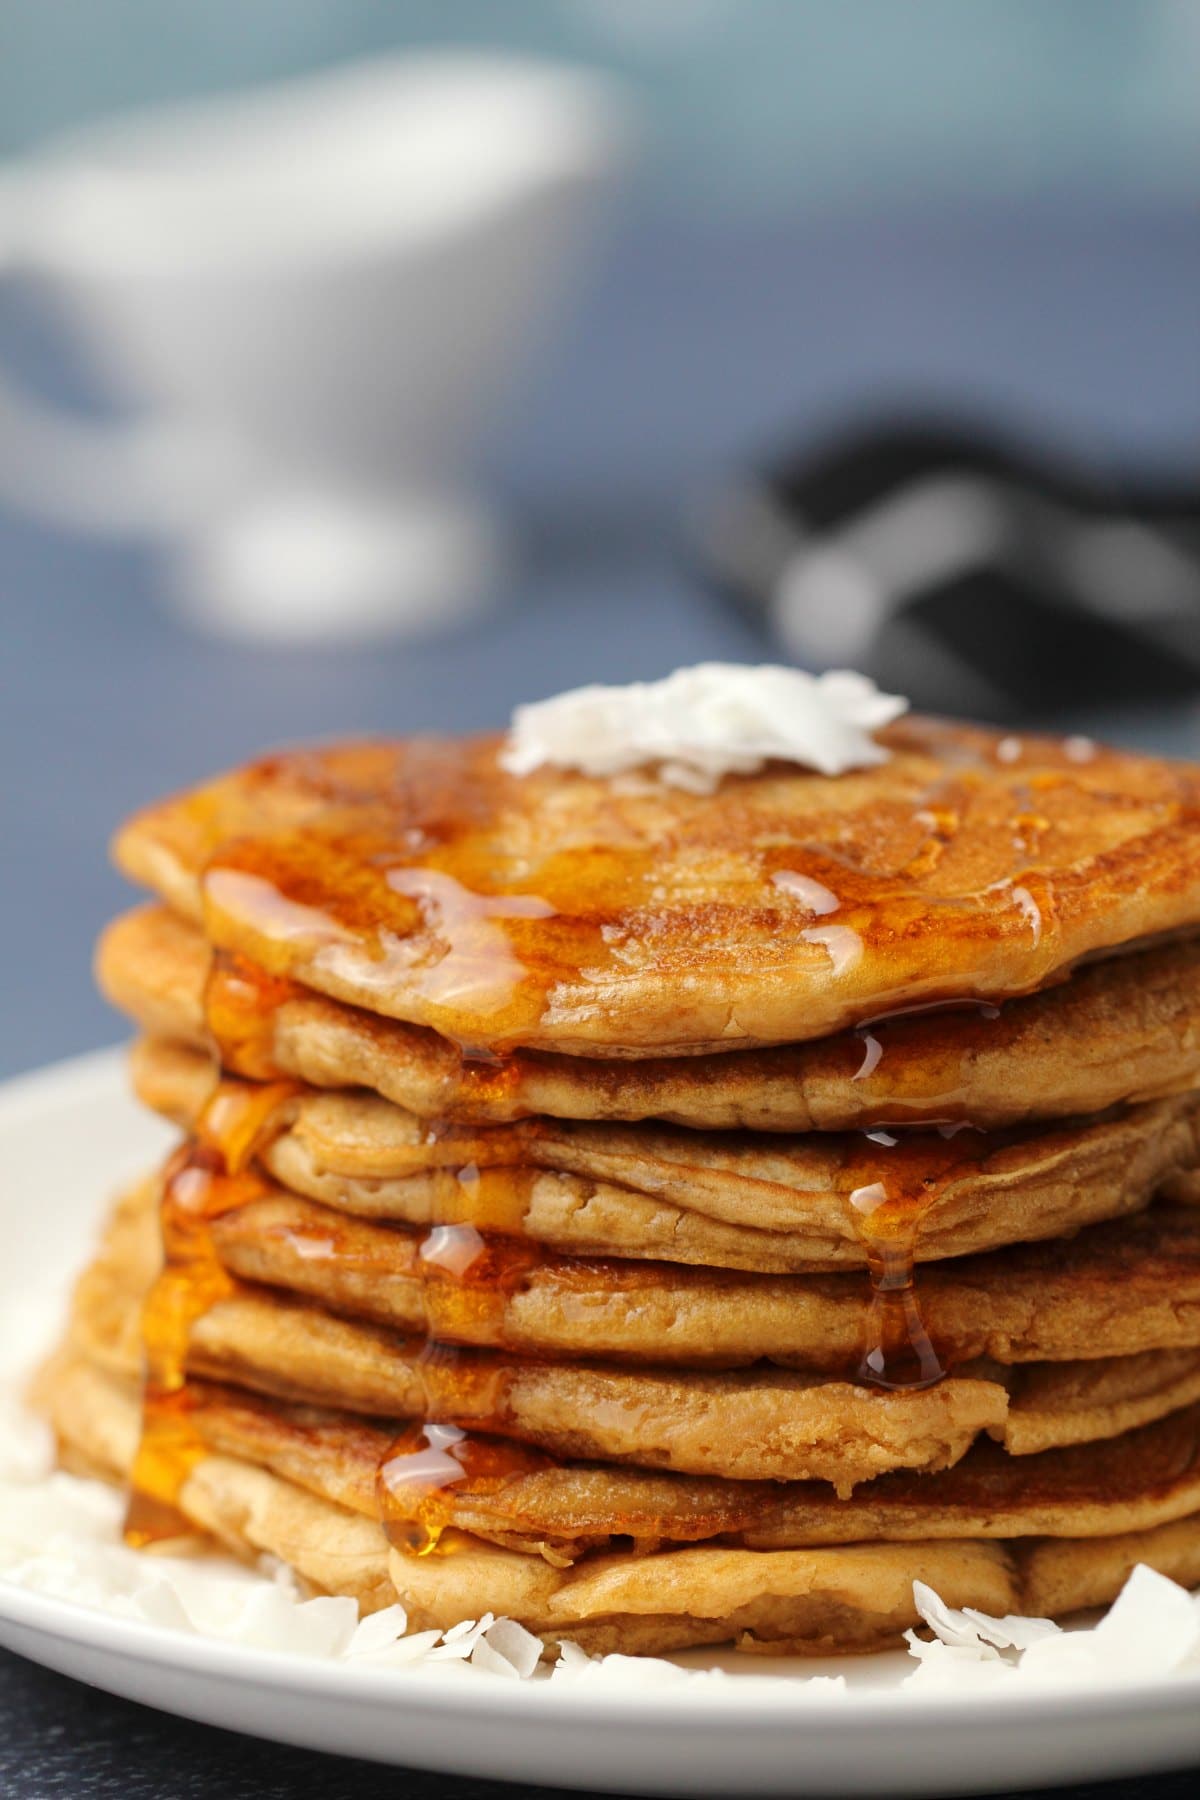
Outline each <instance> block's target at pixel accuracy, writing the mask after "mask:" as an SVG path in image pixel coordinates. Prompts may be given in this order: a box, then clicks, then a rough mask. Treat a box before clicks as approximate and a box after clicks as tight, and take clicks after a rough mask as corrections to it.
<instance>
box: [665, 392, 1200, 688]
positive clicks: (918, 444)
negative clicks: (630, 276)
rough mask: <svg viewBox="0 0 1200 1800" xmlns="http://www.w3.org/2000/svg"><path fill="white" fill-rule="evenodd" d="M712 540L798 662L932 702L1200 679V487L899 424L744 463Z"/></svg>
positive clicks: (743, 596) (721, 502)
mask: <svg viewBox="0 0 1200 1800" xmlns="http://www.w3.org/2000/svg"><path fill="white" fill-rule="evenodd" d="M694 543H696V544H698V547H699V551H700V555H701V558H702V561H703V567H704V572H705V574H706V575H707V576H708V577H709V578H710V579H715V580H716V581H717V582H718V583H719V585H720V586H721V587H722V589H723V590H724V591H725V592H727V593H729V594H730V595H732V596H733V597H734V598H735V599H736V600H737V601H738V602H739V603H740V604H741V605H742V606H743V607H745V608H746V609H747V610H749V611H750V612H751V613H752V614H754V615H755V616H756V617H758V618H760V619H761V620H762V621H763V623H764V625H767V626H768V627H769V629H770V631H771V633H772V635H773V636H774V638H775V639H776V641H777V642H778V643H779V644H780V645H781V646H782V647H783V649H784V650H786V652H787V653H788V654H789V655H790V656H791V657H793V658H794V659H795V660H796V661H797V662H799V663H801V664H803V665H804V666H805V667H808V668H813V669H820V668H832V667H849V668H856V669H861V670H863V671H865V672H866V673H868V674H870V675H872V676H874V678H875V679H876V680H877V681H878V682H879V683H880V685H881V686H883V687H887V688H891V689H893V690H895V691H898V692H900V693H904V694H907V695H908V696H909V698H910V699H911V700H912V701H913V703H914V704H915V705H916V706H919V707H922V708H924V709H926V710H931V711H940V712H949V713H960V714H961V713H972V714H975V715H978V716H981V717H985V718H988V717H990V718H993V719H997V720H1019V719H1027V718H1030V717H1037V716H1039V715H1046V714H1054V713H1061V712H1063V711H1065V710H1069V709H1074V708H1087V707H1090V706H1097V705H1111V704H1113V703H1118V702H1123V701H1126V702H1127V701H1141V702H1145V701H1148V700H1154V699H1163V700H1168V699H1169V700H1175V701H1177V700H1179V699H1180V698H1181V697H1184V696H1187V695H1189V694H1194V693H1197V692H1200V486H1197V487H1195V488H1184V487H1183V486H1180V487H1178V488H1174V489H1172V488H1169V487H1167V486H1153V485H1148V484H1146V483H1144V482H1140V481H1135V480H1124V479H1113V480H1104V479H1101V478H1097V477H1096V476H1095V475H1094V474H1093V473H1092V472H1090V471H1084V470H1083V469H1081V468H1075V467H1073V466H1072V465H1071V464H1070V463H1069V462H1067V461H1056V460H1054V459H1052V458H1050V457H1048V456H1045V455H1043V454H1040V453H1037V452H1033V451H1031V450H1028V449H1026V448H1024V447H1022V446H1020V445H1017V444H1009V443H1005V442H1003V441H1001V440H999V439H997V438H995V437H993V436H991V435H990V434H989V433H987V432H985V431H982V430H975V429H970V428H961V429H960V428H956V427H946V426H926V425H921V424H913V425H908V426H905V425H899V426H885V427H879V428H876V429H872V430H861V431H858V432H855V433H853V434H848V435H846V436H845V437H843V438H842V439H841V440H840V441H838V442H835V443H832V444H829V445H827V446H825V447H823V448H820V449H817V450H815V451H813V452H812V453H806V454H803V455H799V456H793V457H785V458H781V459H779V460H778V461H776V462H774V463H773V464H769V465H767V466H765V467H764V468H762V469H761V470H758V471H753V472H751V473H749V474H748V475H747V476H746V477H744V478H743V479H741V480H731V481H730V482H729V483H727V484H726V486H725V487H724V488H723V489H721V490H719V491H718V492H717V493H715V494H714V495H712V496H710V498H709V501H708V504H707V505H706V506H705V507H704V508H703V509H702V511H701V513H700V516H699V519H698V521H697V529H696V531H695V533H694Z"/></svg>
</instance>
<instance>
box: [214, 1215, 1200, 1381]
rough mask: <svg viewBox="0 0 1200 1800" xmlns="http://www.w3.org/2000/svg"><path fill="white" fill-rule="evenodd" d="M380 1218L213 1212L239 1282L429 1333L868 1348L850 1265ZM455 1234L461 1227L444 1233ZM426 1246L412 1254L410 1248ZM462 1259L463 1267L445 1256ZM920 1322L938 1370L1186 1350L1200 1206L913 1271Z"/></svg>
mask: <svg viewBox="0 0 1200 1800" xmlns="http://www.w3.org/2000/svg"><path fill="white" fill-rule="evenodd" d="M436 1229H437V1230H438V1231H439V1233H442V1234H443V1235H441V1236H439V1237H438V1238H437V1239H436V1241H434V1242H433V1243H432V1256H436V1257H437V1259H438V1260H437V1261H436V1262H435V1261H433V1260H432V1256H431V1252H430V1240H428V1239H427V1238H426V1237H424V1236H423V1235H422V1234H420V1233H417V1232H412V1231H408V1230H406V1229H404V1228H402V1227H398V1226H379V1225H374V1224H368V1223H365V1222H364V1221H362V1220H358V1219H352V1218H350V1217H349V1216H348V1215H346V1214H344V1213H336V1212H333V1211H332V1210H331V1209H330V1208H328V1207H323V1206H318V1205H315V1204H314V1203H313V1202H311V1201H306V1200H300V1199H297V1198H295V1197H294V1196H291V1195H288V1194H286V1193H284V1191H283V1190H282V1189H279V1190H274V1191H273V1192H272V1191H270V1190H268V1192H267V1197H266V1198H264V1199H261V1200H257V1201H252V1202H250V1203H248V1204H247V1205H244V1206H241V1207H239V1208H237V1209H236V1210H235V1211H232V1212H229V1213H227V1214H225V1215H224V1216H223V1217H221V1218H219V1219H216V1220H214V1221H213V1223H212V1226H211V1231H212V1238H213V1242H214V1244H215V1246H216V1250H217V1254H218V1256H219V1258H220V1260H221V1262H222V1263H223V1265H224V1266H225V1268H226V1269H227V1270H228V1271H229V1272H230V1273H231V1274H233V1275H234V1276H237V1277H239V1278H240V1279H241V1280H243V1281H248V1282H255V1283H265V1284H266V1285H267V1286H270V1287H277V1288H282V1289H284V1290H286V1291H288V1292H291V1293H296V1294H300V1295H304V1296H307V1297H309V1298H311V1299H314V1300H317V1301H319V1302H320V1303H321V1304H322V1305H324V1306H327V1307H331V1308H332V1309H333V1310H335V1311H337V1312H339V1313H345V1314H347V1315H349V1316H352V1317H357V1318H361V1319H366V1320H371V1321H374V1322H376V1323H379V1324H384V1325H388V1326H391V1327H392V1328H394V1329H397V1330H399V1331H402V1332H408V1333H416V1334H419V1335H421V1336H426V1335H428V1336H432V1337H434V1338H436V1339H438V1340H440V1341H444V1342H455V1343H461V1344H469V1345H474V1346H477V1347H481V1348H504V1349H508V1350H513V1351H518V1352H520V1353H521V1354H523V1355H528V1356H538V1357H552V1358H565V1359H573V1358H578V1357H584V1358H594V1357H603V1358H605V1359H612V1360H618V1361H629V1362H634V1363H637V1362H643V1363H644V1362H653V1363H655V1364H664V1365H679V1366H685V1367H692V1368H703V1367H712V1368H734V1367H737V1366H739V1365H742V1364H746V1363H751V1362H756V1361H758V1360H759V1359H760V1358H764V1357H765V1358H769V1359H771V1360H772V1361H776V1362H780V1363H783V1364H785V1365H787V1364H790V1365H792V1366H795V1367H800V1368H805V1369H808V1370H810V1371H814V1372H819V1373H827V1374H838V1375H843V1376H844V1375H846V1374H847V1373H848V1372H849V1371H851V1370H854V1369H856V1368H857V1367H858V1366H859V1362H860V1359H861V1357H862V1355H863V1352H864V1349H865V1348H866V1347H867V1346H868V1345H872V1344H874V1343H876V1342H877V1341H878V1340H879V1337H880V1335H881V1321H880V1319H879V1317H878V1315H877V1314H876V1313H875V1311H874V1309H873V1304H872V1298H871V1294H870V1290H869V1286H868V1284H867V1282H865V1281H864V1280H863V1279H862V1277H861V1275H850V1274H845V1275H807V1276H805V1275H798V1276H773V1275H747V1274H742V1273H740V1272H735V1271H731V1270H721V1269H696V1268H687V1267H683V1266H679V1265H671V1264H667V1263H653V1262H635V1261H628V1260H625V1261H617V1260H608V1261H602V1260H600V1259H589V1260H586V1261H585V1260H583V1259H575V1258H566V1257H560V1256H556V1255H555V1254H554V1253H552V1252H544V1253H539V1252H538V1250H537V1247H536V1246H533V1245H528V1244H525V1245H519V1246H517V1245H513V1244H511V1241H509V1242H508V1243H506V1241H505V1240H503V1239H496V1238H491V1239H488V1238H483V1237H481V1236H479V1234H476V1233H474V1232H473V1228H472V1227H453V1226H451V1227H438V1228H436ZM455 1232H470V1233H471V1234H472V1235H471V1237H470V1239H469V1240H456V1239H455V1238H453V1237H452V1236H446V1235H444V1234H447V1233H449V1234H452V1233H455ZM423 1244H425V1245H426V1246H427V1250H426V1254H425V1255H422V1245H423ZM467 1255H469V1256H470V1257H471V1259H472V1260H470V1262H469V1263H467V1264H466V1266H464V1265H463V1263H462V1260H461V1258H462V1257H463V1256H467ZM917 1291H918V1295H919V1303H920V1311H921V1316H922V1318H923V1320H924V1326H925V1329H926V1331H927V1332H928V1334H929V1336H930V1338H931V1339H932V1340H933V1343H934V1345H935V1346H936V1348H937V1351H938V1353H939V1355H940V1356H941V1358H942V1361H943V1362H944V1363H946V1364H948V1365H950V1366H954V1365H957V1364H962V1363H964V1362H968V1361H972V1360H974V1359H975V1358H978V1357H982V1356H985V1357H990V1358H992V1359H993V1360H994V1361H996V1362H998V1363H1022V1362H1043V1361H1044V1362H1066V1361H1074V1360H1077V1359H1083V1360H1088V1359H1090V1358H1092V1357H1105V1358H1107V1357H1111V1356H1114V1355H1118V1356H1129V1355H1135V1354H1137V1353H1140V1352H1142V1351H1146V1350H1194V1349H1197V1348H1200V1216H1198V1215H1197V1214H1196V1212H1195V1210H1194V1209H1192V1208H1178V1207H1169V1206H1162V1205H1160V1206H1155V1207H1152V1208H1149V1209H1148V1210H1147V1211H1146V1212H1144V1213H1139V1214H1135V1215H1134V1216H1133V1217H1132V1218H1128V1219H1122V1220H1118V1221H1116V1222H1114V1223H1112V1224H1106V1225H1093V1226H1090V1227H1089V1228H1088V1229H1087V1230H1086V1231H1083V1232H1080V1233H1079V1235H1078V1236H1076V1237H1074V1238H1071V1239H1069V1240H1066V1241H1065V1242H1064V1241H1061V1240H1057V1239H1056V1240H1052V1241H1050V1242H1048V1243H1039V1244H1025V1245H1017V1246H1013V1247H1011V1248H1008V1249H1005V1250H995V1251H989V1252H987V1253H985V1254H983V1255H979V1256H969V1257H960V1258H958V1259H957V1260H956V1261H954V1262H950V1263H932V1264H929V1265H926V1266H925V1267H923V1268H922V1269H921V1271H920V1275H919V1279H918V1283H917Z"/></svg>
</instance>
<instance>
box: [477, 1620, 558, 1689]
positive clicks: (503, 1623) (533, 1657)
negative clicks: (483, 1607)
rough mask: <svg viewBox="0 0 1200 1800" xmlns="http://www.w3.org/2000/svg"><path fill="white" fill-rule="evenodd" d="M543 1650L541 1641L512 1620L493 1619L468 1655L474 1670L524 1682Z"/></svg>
mask: <svg viewBox="0 0 1200 1800" xmlns="http://www.w3.org/2000/svg"><path fill="white" fill-rule="evenodd" d="M544 1647H545V1646H544V1645H543V1643H542V1640H541V1638H539V1637H534V1635H533V1633H532V1631H526V1629H525V1627H524V1626H523V1625H518V1623H517V1621H516V1620H515V1619H497V1620H496V1622H495V1624H494V1625H491V1626H489V1627H488V1629H487V1631H485V1632H484V1634H483V1636H482V1637H481V1638H480V1640H479V1642H478V1643H477V1644H476V1646H475V1648H474V1650H473V1651H472V1652H471V1663H472V1666H473V1667H474V1668H476V1669H481V1668H486V1669H491V1671H492V1672H493V1673H494V1674H496V1675H515V1676H516V1677H517V1678H518V1680H521V1681H525V1680H528V1678H529V1676H530V1675H532V1674H533V1671H534V1670H535V1669H536V1668H537V1666H538V1663H539V1662H540V1661H541V1659H542V1651H543V1649H544Z"/></svg>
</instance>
